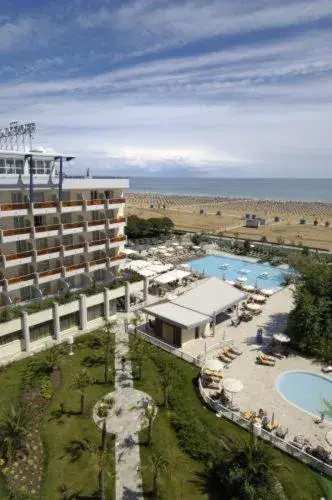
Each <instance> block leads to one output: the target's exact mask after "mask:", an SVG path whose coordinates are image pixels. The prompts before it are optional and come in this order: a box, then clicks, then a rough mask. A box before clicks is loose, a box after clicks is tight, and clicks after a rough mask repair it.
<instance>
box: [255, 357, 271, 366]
mask: <svg viewBox="0 0 332 500" xmlns="http://www.w3.org/2000/svg"><path fill="white" fill-rule="evenodd" d="M257 361H258V363H260V364H261V365H264V366H275V364H276V362H275V361H270V360H268V359H265V358H262V356H258V357H257Z"/></svg>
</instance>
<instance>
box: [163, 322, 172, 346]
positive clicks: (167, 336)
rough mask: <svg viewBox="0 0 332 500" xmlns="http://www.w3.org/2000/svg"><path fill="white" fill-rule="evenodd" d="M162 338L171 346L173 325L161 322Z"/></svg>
mask: <svg viewBox="0 0 332 500" xmlns="http://www.w3.org/2000/svg"><path fill="white" fill-rule="evenodd" d="M162 338H163V339H164V340H166V342H169V343H171V344H173V325H170V324H168V323H164V322H163V335H162Z"/></svg>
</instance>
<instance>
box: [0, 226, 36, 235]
mask: <svg viewBox="0 0 332 500" xmlns="http://www.w3.org/2000/svg"><path fill="white" fill-rule="evenodd" d="M29 233H31V227H20V228H17V229H4V230H3V235H4V236H15V235H18V234H29Z"/></svg>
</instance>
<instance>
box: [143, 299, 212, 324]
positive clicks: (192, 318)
mask: <svg viewBox="0 0 332 500" xmlns="http://www.w3.org/2000/svg"><path fill="white" fill-rule="evenodd" d="M143 311H144V312H146V313H148V314H151V316H154V317H156V318H160V319H162V320H164V321H166V322H167V323H170V324H172V325H175V326H180V327H181V328H194V327H195V326H198V325H201V324H202V323H207V322H209V321H210V318H208V317H207V316H205V315H204V314H200V313H198V312H196V311H191V310H190V309H185V308H184V307H181V306H177V305H176V304H174V303H173V302H163V303H161V304H155V305H153V306H149V307H145V308H144V309H143Z"/></svg>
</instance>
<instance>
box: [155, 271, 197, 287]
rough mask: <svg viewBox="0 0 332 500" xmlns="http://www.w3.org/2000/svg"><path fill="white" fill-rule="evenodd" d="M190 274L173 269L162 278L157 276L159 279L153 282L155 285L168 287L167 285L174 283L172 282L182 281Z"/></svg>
mask: <svg viewBox="0 0 332 500" xmlns="http://www.w3.org/2000/svg"><path fill="white" fill-rule="evenodd" d="M190 274H191V273H190V272H188V271H181V270H180V269H173V271H169V272H168V273H165V274H162V275H161V276H157V278H155V279H154V280H153V281H154V282H155V283H159V284H160V285H166V283H172V281H177V280H182V279H183V278H186V277H187V276H189V275H190Z"/></svg>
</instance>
